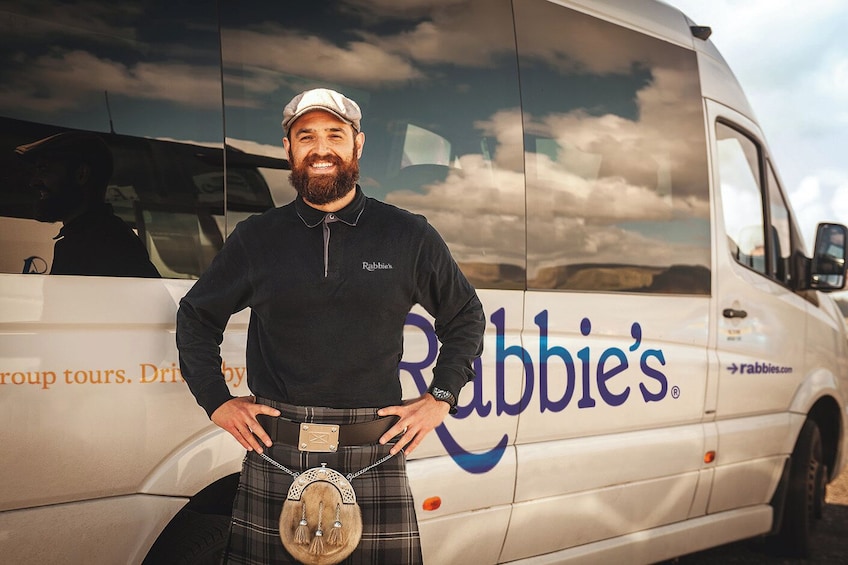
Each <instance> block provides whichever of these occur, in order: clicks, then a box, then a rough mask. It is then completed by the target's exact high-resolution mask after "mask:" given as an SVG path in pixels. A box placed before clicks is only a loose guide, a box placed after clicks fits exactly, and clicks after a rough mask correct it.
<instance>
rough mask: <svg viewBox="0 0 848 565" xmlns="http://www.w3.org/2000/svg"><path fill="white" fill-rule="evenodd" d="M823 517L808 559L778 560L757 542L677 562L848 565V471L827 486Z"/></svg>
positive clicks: (691, 564) (686, 564)
mask: <svg viewBox="0 0 848 565" xmlns="http://www.w3.org/2000/svg"><path fill="white" fill-rule="evenodd" d="M825 501H826V502H827V504H826V505H825V508H824V516H823V518H822V519H821V521H819V522H817V525H816V551H815V554H814V555H813V556H812V557H810V558H809V559H781V558H777V557H772V556H770V555H768V554H767V553H766V552H765V550H764V548H763V545H762V543H761V542H760V541H758V540H752V541H742V542H738V543H733V544H729V545H725V546H722V547H717V548H715V549H711V550H708V551H703V552H701V553H697V554H693V555H687V556H686V557H681V558H679V559H676V560H675V561H674V562H675V563H678V564H680V565H708V564H709V565H713V564H719V563H720V564H722V565H723V564H725V563H728V564H756V563H760V564H769V565H839V564H848V470H846V471H844V472H843V473H842V474H841V475H840V476H839V477H838V478H837V479H836V480H835V481H834V482H832V483H831V484H830V485H828V487H827V496H826V498H825Z"/></svg>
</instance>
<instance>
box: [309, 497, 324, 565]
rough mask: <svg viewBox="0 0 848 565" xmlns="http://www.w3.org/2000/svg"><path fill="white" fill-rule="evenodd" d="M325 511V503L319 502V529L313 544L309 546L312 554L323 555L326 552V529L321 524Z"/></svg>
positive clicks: (316, 531)
mask: <svg viewBox="0 0 848 565" xmlns="http://www.w3.org/2000/svg"><path fill="white" fill-rule="evenodd" d="M323 513H324V503H323V502H320V503H318V529H317V530H315V537H313V538H312V545H310V546H309V553H311V554H312V555H323V553H324V530H323V529H322V526H321V520H322V516H321V515H322V514H323Z"/></svg>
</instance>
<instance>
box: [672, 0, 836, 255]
mask: <svg viewBox="0 0 848 565" xmlns="http://www.w3.org/2000/svg"><path fill="white" fill-rule="evenodd" d="M664 1H665V2H666V3H667V4H671V5H672V6H675V7H676V8H678V9H680V10H682V11H683V12H684V13H686V14H687V15H688V16H689V18H690V19H692V20H694V21H695V23H696V24H698V25H706V26H710V27H711V28H712V36H711V37H710V40H711V41H712V42H713V43H714V44H715V46H716V47H717V48H718V50H719V51H721V53H722V55H723V56H724V58H725V60H726V61H727V63H728V64H729V65H730V67H731V68H732V69H733V71H734V73H735V74H736V77H737V78H738V80H739V82H740V83H741V84H742V88H743V89H744V90H745V92H746V94H747V95H748V99H749V101H750V102H751V105H752V106H753V108H754V113H755V114H756V116H757V118H758V121H759V123H760V126H761V127H762V129H763V132H764V134H765V136H766V140H767V144H768V146H769V148H770V150H771V153H772V155H773V156H774V160H775V163H776V165H777V168H778V171H779V173H778V174H779V175H780V176H781V179H782V181H783V187H784V190H785V191H786V193H787V196H788V197H789V200H790V202H791V203H792V207H793V208H794V210H795V213H796V217H797V218H798V222H799V224H800V228H801V232H802V234H803V237H804V240H805V242H806V244H807V249H808V251H809V249H810V248H811V246H812V243H813V239H814V237H815V229H816V225H817V224H818V222H820V221H837V222H839V223H842V224H846V225H848V2H845V1H844V0H807V1H806V2H797V1H796V0H709V1H706V0H664Z"/></svg>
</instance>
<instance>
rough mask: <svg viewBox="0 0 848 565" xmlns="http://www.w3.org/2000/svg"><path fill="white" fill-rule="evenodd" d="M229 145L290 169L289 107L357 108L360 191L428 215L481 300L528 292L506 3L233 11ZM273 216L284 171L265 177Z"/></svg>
mask: <svg viewBox="0 0 848 565" xmlns="http://www.w3.org/2000/svg"><path fill="white" fill-rule="evenodd" d="M222 10H223V12H222V52H223V61H224V84H225V88H224V94H225V105H226V124H227V143H228V144H229V145H232V146H233V147H236V148H240V149H244V150H246V151H250V152H253V153H261V154H263V155H267V156H269V157H274V158H282V157H284V152H283V150H282V147H281V138H282V135H283V132H282V129H281V126H280V122H281V119H282V109H283V106H284V105H285V104H286V102H288V100H290V99H291V98H292V97H293V96H294V95H295V94H296V93H298V92H300V91H301V90H304V89H307V88H313V87H318V86H324V87H329V88H333V89H335V90H338V91H340V92H343V93H344V94H346V95H347V96H349V97H351V98H353V99H354V100H356V101H357V102H358V103H359V105H360V106H361V107H362V111H363V119H362V130H363V131H364V132H365V134H366V141H365V148H364V153H363V156H362V159H361V162H360V169H361V175H360V184H361V186H362V188H363V190H364V192H365V193H366V194H367V195H369V196H373V197H376V198H379V199H382V200H385V201H387V202H389V203H391V204H395V205H397V206H400V207H401V208H405V209H407V210H410V211H413V212H416V213H420V214H424V215H425V216H426V217H427V218H428V220H429V221H430V222H431V223H432V224H433V225H434V226H435V227H436V229H438V230H439V232H440V233H441V235H442V237H444V239H445V241H446V242H447V244H448V246H449V247H450V249H451V251H452V253H453V255H454V257H455V258H456V259H457V261H458V262H459V264H460V266H461V267H462V269H463V271H464V272H465V274H466V275H467V276H468V278H469V279H470V280H471V282H472V283H473V284H474V285H475V286H477V287H478V288H486V287H488V288H523V287H524V251H525V249H524V229H525V222H524V178H523V165H524V164H523V159H522V149H521V118H520V112H519V96H518V77H517V71H516V58H515V43H514V32H513V27H512V12H511V7H510V3H509V2H508V1H506V0H475V1H452V2H437V1H433V2H416V3H414V4H413V5H409V4H408V3H405V2H397V3H396V2H368V3H366V2H362V1H359V0H348V1H344V2H306V1H304V2H285V3H283V2H277V3H273V2H271V3H269V2H260V1H257V0H255V1H245V2H224V3H223V4H222ZM260 171H261V172H262V174H263V176H264V177H265V179H266V181H267V182H268V184H269V186H270V189H271V192H272V194H273V195H274V199H275V201H276V203H277V204H284V203H286V202H288V201H290V200H291V199H292V198H293V197H294V190H293V189H292V188H291V186H290V185H289V183H288V172H287V171H284V170H280V169H269V168H260Z"/></svg>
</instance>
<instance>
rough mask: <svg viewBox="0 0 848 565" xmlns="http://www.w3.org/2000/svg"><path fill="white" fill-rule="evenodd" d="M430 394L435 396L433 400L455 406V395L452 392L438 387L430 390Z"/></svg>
mask: <svg viewBox="0 0 848 565" xmlns="http://www.w3.org/2000/svg"><path fill="white" fill-rule="evenodd" d="M430 394H432V395H433V398H436V399H438V400H444V401H445V402H447V403H448V404H450V405H451V406H453V403H454V398H453V394H451V393H450V392H448V391H446V390H443V389H441V388H438V387H432V388H431V389H430Z"/></svg>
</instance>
